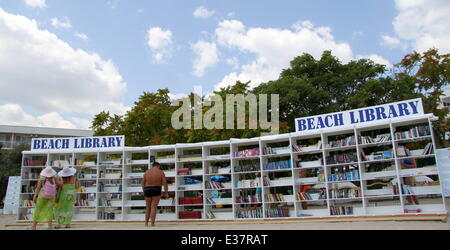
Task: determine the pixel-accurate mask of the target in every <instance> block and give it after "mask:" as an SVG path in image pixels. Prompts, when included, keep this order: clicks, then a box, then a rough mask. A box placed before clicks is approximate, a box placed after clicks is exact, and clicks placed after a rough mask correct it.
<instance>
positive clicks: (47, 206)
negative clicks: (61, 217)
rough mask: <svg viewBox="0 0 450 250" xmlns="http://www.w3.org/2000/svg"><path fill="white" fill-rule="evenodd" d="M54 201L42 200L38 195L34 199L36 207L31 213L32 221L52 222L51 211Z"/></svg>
mask: <svg viewBox="0 0 450 250" xmlns="http://www.w3.org/2000/svg"><path fill="white" fill-rule="evenodd" d="M54 206H55V199H44V198H42V195H41V193H39V195H38V197H37V199H36V206H35V208H34V213H33V221H35V222H51V221H52V220H53V209H54Z"/></svg>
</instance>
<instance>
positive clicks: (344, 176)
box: [328, 166, 359, 181]
mask: <svg viewBox="0 0 450 250" xmlns="http://www.w3.org/2000/svg"><path fill="white" fill-rule="evenodd" d="M353 180H359V170H358V169H357V168H354V167H351V166H350V167H349V168H348V169H346V168H345V167H344V168H340V169H339V168H336V169H335V170H334V173H331V174H328V181H353Z"/></svg>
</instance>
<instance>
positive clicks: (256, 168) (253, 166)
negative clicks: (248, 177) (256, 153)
mask: <svg viewBox="0 0 450 250" xmlns="http://www.w3.org/2000/svg"><path fill="white" fill-rule="evenodd" d="M260 170H261V166H260V164H259V162H258V163H253V164H247V165H237V166H234V172H251V171H260Z"/></svg>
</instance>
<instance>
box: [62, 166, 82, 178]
mask: <svg viewBox="0 0 450 250" xmlns="http://www.w3.org/2000/svg"><path fill="white" fill-rule="evenodd" d="M76 172H77V170H76V169H75V168H71V167H64V168H63V169H62V170H61V171H59V173H58V176H59V177H69V176H73V175H75V173H76Z"/></svg>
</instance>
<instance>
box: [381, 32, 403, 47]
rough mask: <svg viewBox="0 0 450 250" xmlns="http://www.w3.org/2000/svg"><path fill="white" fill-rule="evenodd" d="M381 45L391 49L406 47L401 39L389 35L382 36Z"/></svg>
mask: <svg viewBox="0 0 450 250" xmlns="http://www.w3.org/2000/svg"><path fill="white" fill-rule="evenodd" d="M381 44H382V45H384V46H387V47H390V48H400V47H404V46H405V45H404V44H403V43H402V42H401V41H400V39H398V38H397V37H393V36H389V35H383V36H381Z"/></svg>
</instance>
